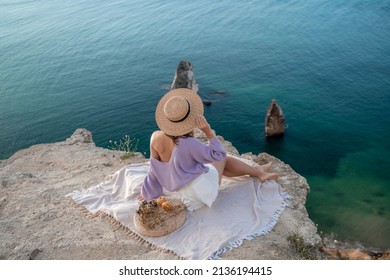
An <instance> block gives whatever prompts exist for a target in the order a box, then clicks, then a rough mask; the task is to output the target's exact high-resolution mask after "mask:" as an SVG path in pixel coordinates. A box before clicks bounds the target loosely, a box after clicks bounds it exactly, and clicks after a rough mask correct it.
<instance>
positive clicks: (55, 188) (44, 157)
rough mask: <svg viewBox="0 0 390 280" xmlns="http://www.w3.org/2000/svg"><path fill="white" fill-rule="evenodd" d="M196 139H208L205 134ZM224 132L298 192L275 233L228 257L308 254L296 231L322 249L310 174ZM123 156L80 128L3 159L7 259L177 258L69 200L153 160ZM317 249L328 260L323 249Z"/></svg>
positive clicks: (0, 217) (0, 176)
mask: <svg viewBox="0 0 390 280" xmlns="http://www.w3.org/2000/svg"><path fill="white" fill-rule="evenodd" d="M196 137H198V138H199V139H200V140H204V141H206V138H204V137H203V135H202V134H200V133H197V134H196ZM218 137H219V138H220V139H221V141H222V143H223V144H224V146H225V148H226V150H227V151H228V152H229V154H231V155H235V156H237V157H241V158H242V159H243V160H246V161H247V162H250V163H252V164H256V163H259V164H263V163H266V162H272V164H273V168H274V170H275V171H276V172H278V173H279V174H280V179H279V181H280V184H281V186H282V188H283V190H284V191H285V192H287V193H289V194H290V195H291V196H292V199H291V200H290V202H289V206H288V207H287V208H286V209H285V210H284V211H283V213H282V215H281V217H280V220H279V222H278V223H277V225H276V226H275V227H274V229H273V230H272V231H271V232H270V233H269V234H267V235H265V236H261V237H257V238H254V239H253V240H251V241H245V242H244V243H243V244H242V245H241V246H239V247H237V248H235V249H234V250H231V251H229V252H226V253H224V254H222V255H221V257H222V259H302V258H303V257H302V256H301V255H299V254H298V253H297V252H295V251H294V250H293V249H292V247H291V244H290V242H289V241H288V237H289V236H291V235H293V234H299V236H302V238H303V240H304V242H305V243H306V244H309V245H310V246H314V247H315V248H319V247H320V246H321V238H320V237H319V235H318V234H317V228H316V226H315V225H314V223H313V222H312V221H311V220H310V218H309V216H308V213H307V211H306V208H305V201H306V195H307V192H308V191H309V189H310V188H309V185H308V184H307V181H306V180H305V178H303V177H302V176H300V175H299V174H297V173H296V172H294V170H293V169H292V168H291V167H290V166H289V165H287V164H285V163H283V162H282V161H280V160H279V159H277V158H275V157H273V156H271V155H269V154H266V153H262V154H259V155H253V154H250V153H247V154H243V155H239V153H238V151H237V150H236V149H235V148H234V146H233V145H232V143H230V142H229V141H226V140H225V139H224V138H223V137H222V136H218ZM122 154H123V152H120V151H115V150H108V149H103V148H100V147H96V146H95V144H94V143H93V141H92V135H91V133H90V132H89V131H87V130H85V129H78V130H76V132H75V133H74V134H73V135H72V136H71V137H70V138H68V139H67V140H66V141H63V142H57V143H52V144H40V145H35V146H32V147H30V148H28V149H25V150H21V151H19V152H17V153H15V154H14V155H13V156H12V157H10V158H9V159H7V160H2V161H0V240H1V242H0V259H29V258H34V259H142V260H145V259H175V257H174V256H172V255H171V254H168V253H162V252H160V251H156V250H153V249H152V248H150V247H147V246H144V245H142V244H139V243H138V242H137V241H136V240H134V239H132V238H131V237H129V236H127V235H126V232H125V231H121V230H118V229H115V228H114V227H112V225H111V224H110V223H108V222H107V220H105V219H98V218H95V219H91V218H89V217H86V216H84V215H83V214H82V213H81V212H80V210H79V209H76V208H75V207H73V205H71V204H70V202H69V201H68V200H67V199H66V198H65V195H66V194H68V193H70V192H72V191H73V190H75V189H83V188H88V187H91V186H94V185H96V184H98V183H100V182H102V181H105V180H107V179H109V178H110V176H111V175H112V174H114V172H115V171H117V170H119V169H120V168H122V167H123V166H124V165H127V164H132V163H139V162H145V161H147V159H146V158H144V157H143V156H142V155H141V154H140V153H137V154H136V155H135V156H133V157H131V158H129V159H126V160H121V159H120V156H121V155H122ZM315 255H316V258H323V255H322V253H321V252H320V251H319V250H316V251H315Z"/></svg>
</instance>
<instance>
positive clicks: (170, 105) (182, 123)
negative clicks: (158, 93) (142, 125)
mask: <svg viewBox="0 0 390 280" xmlns="http://www.w3.org/2000/svg"><path fill="white" fill-rule="evenodd" d="M203 111H204V108H203V102H202V99H201V98H200V96H199V95H198V94H197V93H196V92H194V91H192V90H190V89H188V88H177V89H174V90H171V91H170V92H168V93H167V94H165V95H164V96H163V97H162V98H161V99H160V101H159V102H158V104H157V108H156V122H157V125H158V127H159V128H160V129H161V130H162V131H163V132H165V133H166V134H168V135H171V136H181V135H185V134H187V133H189V132H191V131H192V130H193V129H194V128H196V121H195V117H196V116H197V115H203Z"/></svg>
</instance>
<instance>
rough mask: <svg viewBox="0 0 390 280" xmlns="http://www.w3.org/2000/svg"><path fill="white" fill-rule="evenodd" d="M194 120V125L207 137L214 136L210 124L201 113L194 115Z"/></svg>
mask: <svg viewBox="0 0 390 280" xmlns="http://www.w3.org/2000/svg"><path fill="white" fill-rule="evenodd" d="M195 121H196V125H197V126H198V128H199V129H200V130H201V131H203V132H204V133H205V134H206V136H207V138H208V139H211V138H213V137H214V133H213V131H212V130H211V126H210V125H209V123H208V122H207V120H206V118H205V117H204V116H202V115H198V116H196V119H195Z"/></svg>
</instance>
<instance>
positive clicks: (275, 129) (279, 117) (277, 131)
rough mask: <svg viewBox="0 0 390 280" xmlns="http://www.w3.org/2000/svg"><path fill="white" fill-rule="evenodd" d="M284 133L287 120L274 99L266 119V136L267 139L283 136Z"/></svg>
mask: <svg viewBox="0 0 390 280" xmlns="http://www.w3.org/2000/svg"><path fill="white" fill-rule="evenodd" d="M284 131H285V118H284V114H283V111H282V109H281V108H280V106H279V105H278V103H276V101H275V99H272V101H271V104H270V105H269V107H268V109H267V114H266V117H265V135H266V136H267V137H271V136H282V135H283V134H284Z"/></svg>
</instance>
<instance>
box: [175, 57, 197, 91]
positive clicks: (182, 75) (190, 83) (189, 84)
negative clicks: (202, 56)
mask: <svg viewBox="0 0 390 280" xmlns="http://www.w3.org/2000/svg"><path fill="white" fill-rule="evenodd" d="M176 88H189V89H191V90H193V91H195V92H198V90H199V88H198V84H197V83H196V81H195V75H194V70H193V66H192V64H191V62H189V61H186V60H182V61H180V62H179V65H178V66H177V68H176V72H175V77H174V79H173V82H172V85H171V90H172V89H176Z"/></svg>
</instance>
